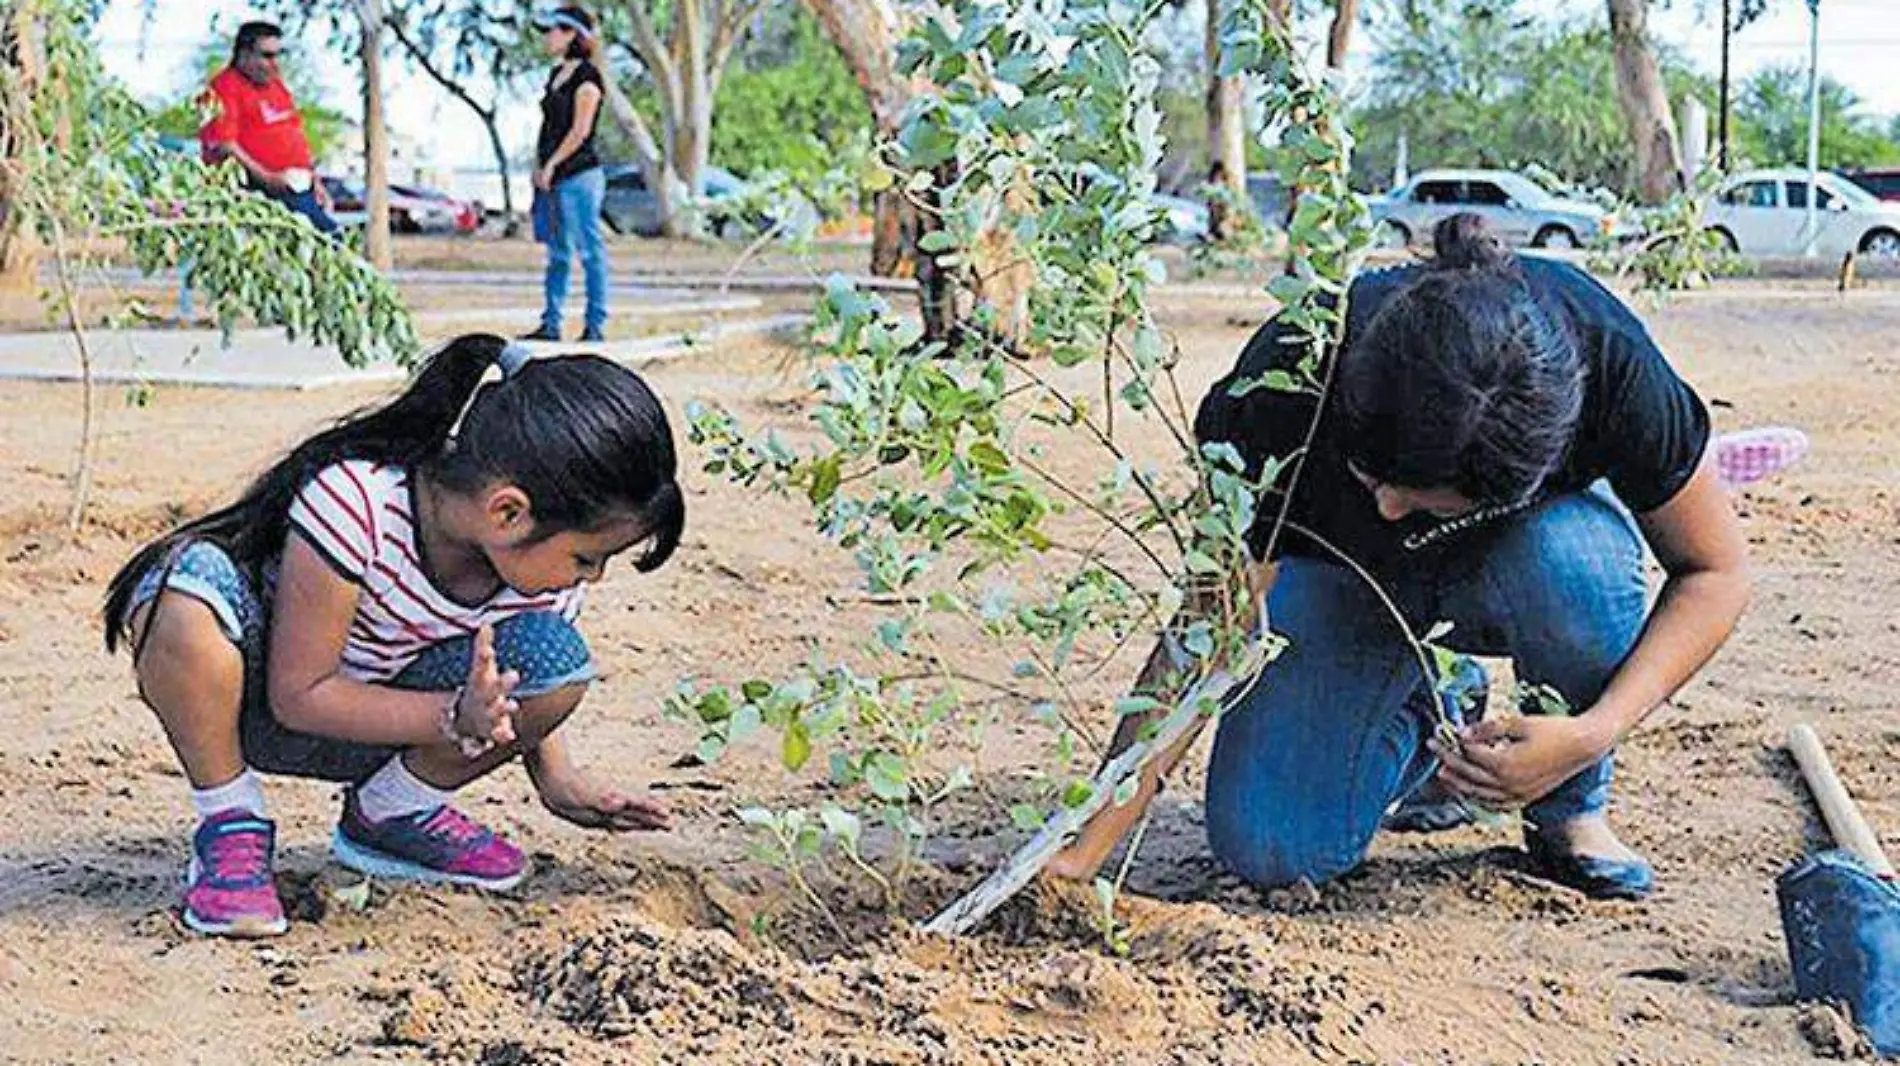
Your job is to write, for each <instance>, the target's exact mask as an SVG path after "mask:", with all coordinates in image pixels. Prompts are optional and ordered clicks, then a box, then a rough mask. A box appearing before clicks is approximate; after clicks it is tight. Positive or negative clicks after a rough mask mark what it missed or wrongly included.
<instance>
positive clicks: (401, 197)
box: [319, 174, 481, 233]
mask: <svg viewBox="0 0 1900 1066" xmlns="http://www.w3.org/2000/svg"><path fill="white" fill-rule="evenodd" d="M319 180H320V181H322V182H323V187H324V189H326V190H327V191H328V192H329V193H330V217H331V218H334V219H336V221H337V224H338V225H340V226H342V227H343V228H345V229H350V228H353V227H356V226H360V225H362V224H363V223H364V222H365V221H367V220H368V218H369V208H368V205H367V204H366V203H365V201H364V198H363V187H362V186H361V185H358V184H356V183H355V182H353V181H349V180H347V179H345V178H339V177H336V176H334V175H330V174H324V175H321V177H320V178H319ZM465 223H466V224H467V228H466V229H464V228H463V227H464V224H465ZM480 223H481V212H480V208H479V207H472V206H471V205H469V204H466V203H463V202H462V201H459V200H456V199H453V198H451V197H448V196H444V195H443V194H441V193H436V192H432V191H431V190H428V189H416V188H412V187H410V186H407V185H391V186H390V187H389V228H390V230H391V231H392V232H395V233H466V232H469V231H471V230H473V229H474V228H475V226H477V225H480Z"/></svg>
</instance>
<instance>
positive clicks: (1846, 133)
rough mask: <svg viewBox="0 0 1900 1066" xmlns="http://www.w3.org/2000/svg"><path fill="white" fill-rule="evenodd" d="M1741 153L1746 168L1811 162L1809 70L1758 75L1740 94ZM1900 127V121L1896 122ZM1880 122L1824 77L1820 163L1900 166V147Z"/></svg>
mask: <svg viewBox="0 0 1900 1066" xmlns="http://www.w3.org/2000/svg"><path fill="white" fill-rule="evenodd" d="M1736 102H1737V104H1738V106H1737V108H1736V119H1737V122H1736V125H1735V133H1736V149H1737V151H1738V153H1739V155H1740V157H1741V160H1740V161H1741V162H1742V163H1743V165H1746V166H1762V167H1773V166H1805V165H1807V158H1808V72H1807V68H1806V67H1805V66H1801V65H1795V64H1789V65H1786V66H1775V67H1769V68H1767V69H1765V70H1761V71H1757V72H1756V73H1755V75H1754V76H1752V77H1750V78H1749V79H1748V81H1746V82H1745V83H1743V85H1742V88H1741V92H1740V93H1739V94H1738V95H1737V101H1736ZM1896 122H1897V123H1900V120H1896ZM1894 133H1900V130H1891V131H1890V130H1883V129H1882V128H1881V126H1880V122H1879V120H1878V119H1875V118H1873V117H1872V116H1869V115H1867V114H1865V113H1863V112H1862V111H1861V103H1860V98H1859V97H1857V96H1855V95H1854V92H1853V90H1851V89H1849V88H1847V87H1846V86H1844V85H1842V84H1841V83H1839V82H1837V81H1835V80H1834V79H1832V78H1829V77H1826V76H1825V75H1823V76H1822V78H1821V165H1822V166H1823V167H1829V168H1837V167H1838V168H1843V169H1850V170H1851V169H1854V168H1857V167H1871V166H1885V165H1891V164H1894V163H1900V144H1896V143H1895V140H1894V137H1893V134H1894Z"/></svg>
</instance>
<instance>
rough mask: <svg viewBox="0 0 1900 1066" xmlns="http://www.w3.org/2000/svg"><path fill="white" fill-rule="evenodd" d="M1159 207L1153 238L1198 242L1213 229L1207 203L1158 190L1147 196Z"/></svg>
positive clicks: (1177, 241) (1205, 238) (1171, 242)
mask: <svg viewBox="0 0 1900 1066" xmlns="http://www.w3.org/2000/svg"><path fill="white" fill-rule="evenodd" d="M1149 199H1151V200H1153V201H1154V205H1155V206H1156V207H1158V208H1160V209H1161V224H1160V226H1159V227H1157V229H1156V232H1155V240H1157V241H1160V242H1162V243H1164V244H1184V245H1185V244H1199V243H1200V242H1202V241H1204V240H1207V238H1208V235H1209V233H1210V232H1211V231H1212V229H1213V221H1212V217H1211V216H1210V215H1209V214H1208V211H1207V205H1206V204H1204V203H1201V202H1200V201H1199V200H1190V199H1188V198H1187V197H1185V196H1171V195H1169V194H1167V193H1162V192H1158V193H1155V194H1153V195H1152V196H1150V197H1149Z"/></svg>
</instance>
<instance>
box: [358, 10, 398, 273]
mask: <svg viewBox="0 0 1900 1066" xmlns="http://www.w3.org/2000/svg"><path fill="white" fill-rule="evenodd" d="M356 12H357V17H358V18H359V19H360V20H361V21H362V29H363V42H362V59H363V200H364V205H365V206H366V207H367V208H368V209H369V221H368V222H367V223H366V225H365V227H364V246H363V251H364V255H365V256H366V257H367V258H368V259H369V261H370V265H371V266H374V267H375V268H376V269H378V270H381V271H385V272H387V271H388V270H390V269H391V268H392V267H394V266H395V250H394V249H393V248H392V247H390V241H389V128H388V126H387V125H386V124H385V121H384V115H383V3H382V0H357V5H356Z"/></svg>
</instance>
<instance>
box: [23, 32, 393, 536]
mask: <svg viewBox="0 0 1900 1066" xmlns="http://www.w3.org/2000/svg"><path fill="white" fill-rule="evenodd" d="M22 3H23V4H24V8H23V9H22V10H20V11H18V12H16V17H17V18H18V19H19V22H18V24H19V25H22V26H27V27H30V28H31V30H32V34H33V38H34V39H33V40H31V41H23V42H20V43H19V46H18V47H17V49H16V51H15V54H14V56H13V57H12V58H13V62H10V63H6V64H0V113H3V114H4V130H3V134H4V144H0V160H3V162H0V165H3V166H4V168H5V183H6V188H7V189H8V190H9V192H10V194H11V196H10V199H9V202H8V207H9V213H8V218H7V224H8V225H9V226H15V227H18V230H17V231H16V232H19V233H26V234H31V235H32V236H34V237H36V238H37V239H38V240H39V241H40V242H42V244H43V245H44V246H45V248H46V250H47V251H48V253H49V254H50V257H51V259H52V266H53V281H54V284H53V288H52V289H51V291H49V292H48V293H46V294H45V295H46V302H47V304H48V308H49V314H50V315H52V316H53V317H55V318H57V319H58V320H60V321H62V322H63V323H64V325H65V327H66V329H67V330H68V331H69V332H70V333H71V334H72V336H73V339H74V342H75V344H76V346H77V348H78V354H79V362H80V372H81V380H82V383H83V389H82V394H83V396H82V400H83V403H84V405H85V412H84V416H83V421H82V424H81V432H80V449H79V457H78V463H77V465H76V469H75V475H74V489H73V499H72V506H71V510H70V513H69V522H70V524H71V526H72V527H73V528H75V529H77V528H78V526H79V524H80V522H81V521H82V520H83V517H84V513H85V507H86V500H87V496H88V492H89V486H90V480H91V455H92V439H93V432H92V414H93V406H94V403H93V355H92V343H91V336H90V329H89V322H88V320H87V315H86V314H85V313H84V312H83V311H82V310H81V303H80V290H81V286H82V284H85V283H87V282H90V283H91V284H92V285H93V286H95V287H97V288H99V289H102V290H104V291H107V292H110V291H111V289H110V281H109V279H108V278H107V276H106V275H105V272H104V271H103V270H102V269H101V268H102V267H103V266H105V265H106V264H107V262H108V258H109V253H116V254H118V255H120V256H122V257H123V258H126V259H129V260H130V261H131V262H132V263H133V264H134V265H135V266H137V267H138V268H139V269H140V270H141V271H143V272H145V273H147V274H151V273H157V272H160V271H165V270H171V269H176V268H178V267H179V266H180V265H181V264H190V269H191V276H192V283H193V285H194V286H196V287H197V288H198V289H200V290H201V291H203V292H204V293H205V294H207V295H208V296H209V298H210V302H211V307H212V310H213V312H214V314H215V315H216V317H217V320H218V323H219V325H220V327H221V328H223V329H224V330H225V332H226V334H227V336H228V334H229V332H230V331H231V330H232V329H233V328H235V326H236V325H237V323H238V322H239V321H240V320H243V319H250V320H254V321H258V322H263V323H269V324H273V325H281V326H283V327H284V328H285V330H286V332H288V333H289V334H290V335H291V336H292V337H308V338H309V339H311V340H313V341H316V342H318V343H322V344H329V345H334V346H335V347H336V348H337V349H338V350H339V351H341V353H342V355H343V358H344V359H345V360H346V361H348V362H349V363H351V364H352V365H362V364H364V363H366V362H368V361H369V360H371V359H372V358H375V357H376V356H378V355H389V356H392V357H395V358H397V359H401V360H408V359H411V358H413V357H414V355H415V353H416V351H417V349H418V344H417V340H416V335H415V330H414V327H413V325H412V323H411V322H410V319H409V315H408V312H407V311H406V310H405V309H404V307H403V305H402V302H401V300H400V298H399V297H398V296H397V294H396V292H395V290H394V289H393V287H391V286H390V284H389V283H388V282H387V281H386V280H385V279H384V278H383V277H382V276H381V275H379V274H377V273H376V271H375V270H374V269H372V268H371V267H370V266H369V265H368V264H367V263H365V262H364V261H363V260H362V259H361V257H359V256H357V255H356V254H354V253H352V252H351V251H350V250H349V249H348V248H347V247H345V246H343V245H342V244H339V243H337V242H335V241H332V240H330V239H328V238H326V237H324V236H323V235H322V234H320V233H318V232H317V231H316V229H315V228H314V227H312V226H311V225H310V224H309V223H308V221H306V220H305V219H303V218H301V217H300V216H297V215H293V214H292V213H290V212H289V211H287V210H285V209H284V208H283V207H281V206H280V205H278V204H276V203H274V202H272V201H270V200H267V199H265V198H263V197H260V196H255V195H252V194H250V193H248V192H246V191H245V190H244V189H243V188H242V187H241V185H240V183H239V175H238V173H237V171H236V168H235V167H234V166H233V165H231V164H226V165H225V166H223V167H221V168H217V169H207V168H205V167H204V166H202V165H201V164H199V162H198V161H197V160H196V159H195V158H191V157H187V156H182V155H180V154H178V153H176V152H172V151H169V150H167V149H165V148H164V147H163V146H162V145H160V144H159V142H158V139H157V135H156V134H155V133H154V132H153V130H152V126H151V121H150V119H151V115H150V112H149V111H148V110H147V109H146V108H145V107H144V106H142V105H141V104H139V103H138V102H137V101H136V100H134V99H133V98H132V96H131V95H130V94H129V93H127V92H126V90H125V88H124V87H123V86H121V85H119V84H117V83H116V82H114V81H112V80H111V79H110V78H109V77H108V76H107V75H106V73H105V71H104V69H103V68H102V67H101V66H100V64H99V61H98V58H97V55H96V52H95V49H94V47H93V45H92V43H91V42H90V41H89V40H87V36H86V33H87V27H88V25H89V17H90V15H89V8H88V5H86V4H83V3H79V2H77V0H22ZM137 311H138V308H137V307H136V305H133V304H131V303H130V302H129V301H128V302H125V303H124V306H123V307H122V308H121V311H120V313H118V314H115V315H113V316H111V317H110V319H109V324H113V325H116V324H119V323H121V322H124V321H127V320H128V319H129V318H130V317H132V316H134V315H136V313H137Z"/></svg>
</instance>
